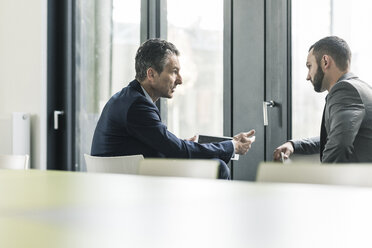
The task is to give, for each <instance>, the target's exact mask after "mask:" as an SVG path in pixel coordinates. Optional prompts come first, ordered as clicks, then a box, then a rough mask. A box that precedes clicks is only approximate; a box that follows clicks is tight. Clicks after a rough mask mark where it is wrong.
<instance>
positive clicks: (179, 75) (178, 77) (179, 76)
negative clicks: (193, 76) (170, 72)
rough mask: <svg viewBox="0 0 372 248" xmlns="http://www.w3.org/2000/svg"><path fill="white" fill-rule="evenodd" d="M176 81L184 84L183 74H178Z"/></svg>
mask: <svg viewBox="0 0 372 248" xmlns="http://www.w3.org/2000/svg"><path fill="white" fill-rule="evenodd" d="M176 83H177V84H182V83H183V82H182V77H181V74H178V76H177V80H176Z"/></svg>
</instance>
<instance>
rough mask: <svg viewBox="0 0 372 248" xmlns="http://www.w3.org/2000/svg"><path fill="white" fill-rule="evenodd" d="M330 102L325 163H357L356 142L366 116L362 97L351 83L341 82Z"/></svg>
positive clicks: (324, 153) (324, 155)
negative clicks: (355, 156) (355, 155)
mask: <svg viewBox="0 0 372 248" xmlns="http://www.w3.org/2000/svg"><path fill="white" fill-rule="evenodd" d="M328 101H329V102H328V105H329V116H330V117H329V121H330V129H329V130H330V131H329V134H328V139H327V143H326V144H325V148H324V152H323V162H325V163H337V162H338V163H340V162H350V161H355V158H354V154H355V153H354V141H355V137H356V135H357V134H358V132H359V128H360V126H361V124H362V121H363V119H364V117H365V114H366V113H365V107H364V104H363V102H362V100H361V98H360V95H359V93H358V91H357V90H356V89H355V88H354V87H353V86H352V85H351V84H350V83H348V82H339V83H337V84H336V85H335V86H334V88H333V89H332V95H331V96H330V97H329V99H328Z"/></svg>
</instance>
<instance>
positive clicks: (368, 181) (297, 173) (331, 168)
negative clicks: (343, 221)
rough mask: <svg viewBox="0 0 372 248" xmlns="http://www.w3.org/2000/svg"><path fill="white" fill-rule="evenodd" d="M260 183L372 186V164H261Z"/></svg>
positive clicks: (258, 173)
mask: <svg viewBox="0 0 372 248" xmlns="http://www.w3.org/2000/svg"><path fill="white" fill-rule="evenodd" d="M256 181H258V182H286V183H309V184H330V185H351V186H368V187H371V186H372V164H323V165H321V164H316V165H314V164H304V163H298V164H297V163H292V164H285V165H282V164H278V163H261V164H260V165H259V168H258V172H257V178H256Z"/></svg>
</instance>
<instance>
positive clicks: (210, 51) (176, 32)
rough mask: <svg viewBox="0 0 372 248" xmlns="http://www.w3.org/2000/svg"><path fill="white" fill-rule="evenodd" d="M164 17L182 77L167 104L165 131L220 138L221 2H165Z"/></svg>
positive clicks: (221, 94)
mask: <svg viewBox="0 0 372 248" xmlns="http://www.w3.org/2000/svg"><path fill="white" fill-rule="evenodd" d="M167 13H168V16H167V20H168V40H169V41H170V42H172V43H174V44H175V45H176V46H177V48H178V49H179V51H180V53H181V56H180V64H181V75H182V77H183V84H182V85H179V86H178V87H177V89H176V91H175V94H174V97H173V99H170V100H168V104H167V105H168V121H167V123H168V128H169V130H170V131H172V132H173V133H175V134H176V135H177V136H178V137H180V138H190V137H192V136H193V135H195V134H196V133H200V134H210V135H222V134H223V0H203V1H199V0H189V1H179V0H168V1H167Z"/></svg>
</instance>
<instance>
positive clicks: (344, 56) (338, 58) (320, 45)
mask: <svg viewBox="0 0 372 248" xmlns="http://www.w3.org/2000/svg"><path fill="white" fill-rule="evenodd" d="M313 48H314V50H313V54H314V56H315V59H316V62H317V63H318V65H319V64H320V60H321V59H322V57H323V55H329V56H331V57H332V59H333V60H334V61H335V63H336V66H337V67H338V68H339V69H340V70H343V71H345V70H346V69H348V68H349V65H350V62H351V51H350V48H349V45H348V44H347V43H346V41H344V40H343V39H341V38H339V37H337V36H328V37H325V38H323V39H321V40H319V41H317V42H316V43H315V44H314V45H312V46H311V47H310V49H309V52H310V51H311V49H313Z"/></svg>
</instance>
